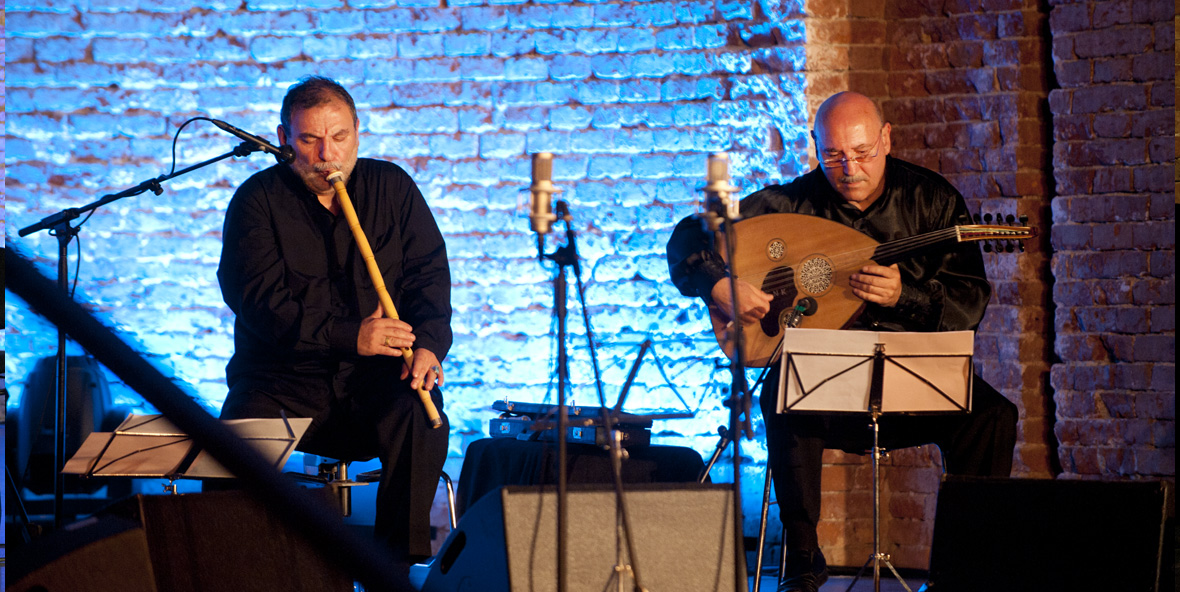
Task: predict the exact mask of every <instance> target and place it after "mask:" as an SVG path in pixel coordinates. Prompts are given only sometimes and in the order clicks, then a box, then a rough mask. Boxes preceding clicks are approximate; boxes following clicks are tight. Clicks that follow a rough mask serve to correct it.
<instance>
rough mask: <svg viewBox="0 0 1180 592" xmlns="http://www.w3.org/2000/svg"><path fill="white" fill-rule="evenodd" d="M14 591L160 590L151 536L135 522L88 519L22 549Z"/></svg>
mask: <svg viewBox="0 0 1180 592" xmlns="http://www.w3.org/2000/svg"><path fill="white" fill-rule="evenodd" d="M9 559H10V563H9V564H8V568H7V569H8V573H7V580H8V582H9V583H8V590H9V592H78V591H79V590H86V591H87V592H156V591H157V590H158V588H156V582H155V579H154V578H153V576H152V563H151V560H150V559H148V548H147V536H146V533H145V532H144V530H143V527H142V526H141V525H140V524H139V523H137V522H134V521H131V520H126V519H122V518H115V517H102V518H89V519H87V520H83V521H80V522H77V523H74V524H70V525H68V526H66V527H64V528H62V529H60V530H57V531H55V532H52V533H50V534H47V535H45V536H43V537H40V538H37V539H35V540H33V541H32V542H30V543H29V544H27V545H24V546H20V547H17V548H15V549H14V550H13V552H12V554H11V555H10V556H9Z"/></svg>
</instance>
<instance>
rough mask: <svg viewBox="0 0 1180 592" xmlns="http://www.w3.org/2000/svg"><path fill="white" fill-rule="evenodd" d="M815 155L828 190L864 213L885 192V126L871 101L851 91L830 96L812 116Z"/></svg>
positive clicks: (887, 152)
mask: <svg viewBox="0 0 1180 592" xmlns="http://www.w3.org/2000/svg"><path fill="white" fill-rule="evenodd" d="M811 137H812V139H814V140H815V150H816V156H817V158H818V159H819V161H820V163H821V167H822V168H823V172H824V176H826V177H827V179H828V183H829V184H831V186H832V189H835V190H836V192H837V193H839V194H840V195H841V196H843V197H844V199H845V200H847V201H848V202H849V203H851V204H853V205H855V206H856V207H858V208H860V209H861V210H864V209H866V208H868V207H869V206H870V205H872V203H873V202H874V201H876V199H877V198H878V197H880V196H881V194H882V193H883V192H884V189H885V184H884V182H885V155H887V154H889V150H890V148H891V144H890V142H891V141H890V138H889V124H888V123H885V120H884V119H883V118H882V117H881V110H880V109H878V108H877V104H876V103H874V102H873V100H872V99H870V98H868V97H866V96H864V95H862V94H860V93H855V92H842V93H838V94H835V95H832V96H831V97H829V98H828V100H826V101H824V103H823V104H822V105H820V106H819V110H818V111H816V113H815V129H814V130H812V132H811Z"/></svg>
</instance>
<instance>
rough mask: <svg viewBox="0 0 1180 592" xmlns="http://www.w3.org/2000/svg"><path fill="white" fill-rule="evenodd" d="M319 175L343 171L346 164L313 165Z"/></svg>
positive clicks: (327, 163) (321, 163)
mask: <svg viewBox="0 0 1180 592" xmlns="http://www.w3.org/2000/svg"><path fill="white" fill-rule="evenodd" d="M313 167H314V168H315V170H316V172H317V173H330V172H332V171H343V170H344V163H342V162H317V163H316V164H315V165H313Z"/></svg>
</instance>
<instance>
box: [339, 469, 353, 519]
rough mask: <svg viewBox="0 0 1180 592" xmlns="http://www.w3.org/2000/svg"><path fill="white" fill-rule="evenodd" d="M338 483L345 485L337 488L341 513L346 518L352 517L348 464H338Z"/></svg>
mask: <svg viewBox="0 0 1180 592" xmlns="http://www.w3.org/2000/svg"><path fill="white" fill-rule="evenodd" d="M336 481H337V482H339V483H343V484H344V485H338V486H337V487H336V495H337V496H338V497H339V498H340V512H341V514H342V515H344V516H345V517H347V516H351V515H352V487H349V486H348V485H347V483H348V463H346V462H344V461H340V462H338V463H336Z"/></svg>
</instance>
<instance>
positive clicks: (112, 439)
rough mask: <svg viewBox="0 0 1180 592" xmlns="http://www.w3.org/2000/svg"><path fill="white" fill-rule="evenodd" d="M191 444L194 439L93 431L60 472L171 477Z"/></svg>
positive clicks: (107, 475)
mask: <svg viewBox="0 0 1180 592" xmlns="http://www.w3.org/2000/svg"><path fill="white" fill-rule="evenodd" d="M116 436H117V437H116ZM192 445H193V443H192V439H191V438H189V437H188V436H184V435H180V436H162V435H149V436H144V435H135V434H131V435H123V434H116V433H112V432H93V433H91V434H90V435H89V436H87V437H86V441H85V442H83V443H82V446H81V447H79V448H78V452H76V453H74V456H72V457H70V460H69V461H67V462H66V464H65V466H64V467H62V471H61V472H63V473H65V474H67V475H97V476H104V477H159V476H162V475H170V474H172V473H175V472H176V470H177V469H178V468H179V467H180V463H181V461H183V460H184V457H185V455H187V454H188V452H189V450H190V449H192ZM100 457H101V458H100Z"/></svg>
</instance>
